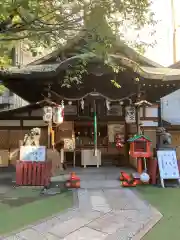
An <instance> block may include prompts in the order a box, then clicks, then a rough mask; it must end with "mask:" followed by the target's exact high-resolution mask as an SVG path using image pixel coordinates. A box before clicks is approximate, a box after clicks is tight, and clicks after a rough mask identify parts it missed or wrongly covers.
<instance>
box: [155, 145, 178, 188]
mask: <svg viewBox="0 0 180 240" xmlns="http://www.w3.org/2000/svg"><path fill="white" fill-rule="evenodd" d="M157 157H158V166H159V173H160V178H161V185H162V187H164V179H178V180H179V178H180V175H179V169H178V164H177V158H176V150H175V149H162V150H158V151H157Z"/></svg>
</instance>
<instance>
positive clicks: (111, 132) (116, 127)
mask: <svg viewBox="0 0 180 240" xmlns="http://www.w3.org/2000/svg"><path fill="white" fill-rule="evenodd" d="M116 134H120V135H124V125H121V124H108V139H109V142H111V143H113V142H114V141H115V139H114V138H115V135H116Z"/></svg>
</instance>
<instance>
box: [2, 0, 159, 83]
mask: <svg viewBox="0 0 180 240" xmlns="http://www.w3.org/2000/svg"><path fill="white" fill-rule="evenodd" d="M150 6H151V1H150V0H54V1H53V0H0V9H1V14H0V23H1V24H0V51H1V52H0V54H1V57H2V58H3V57H4V56H6V58H7V56H8V54H7V52H8V49H9V48H11V47H12V46H13V45H15V44H17V42H18V41H23V43H24V46H25V47H26V49H27V50H30V51H31V52H32V53H33V54H36V53H37V52H38V51H40V52H41V51H43V49H45V48H51V49H53V48H58V47H60V46H62V45H63V44H64V43H66V41H67V40H68V39H70V38H71V39H72V38H74V37H75V36H76V35H77V34H78V33H79V32H80V31H81V32H83V31H86V32H88V34H87V36H88V41H87V46H86V47H85V48H84V49H82V51H84V52H93V53H95V54H96V55H97V56H101V57H103V58H104V61H105V62H106V64H109V65H113V66H112V68H117V67H116V66H115V65H114V64H113V63H112V61H110V60H109V59H108V57H107V56H108V52H110V51H111V48H112V45H113V42H114V39H115V37H116V38H120V39H123V40H125V41H127V39H126V33H125V32H124V31H123V30H122V26H123V27H124V26H126V28H128V29H131V30H132V31H136V32H137V31H139V30H140V29H142V28H144V27H147V26H149V27H150V26H153V25H154V24H155V23H156V21H155V20H154V18H153V17H154V14H153V13H152V12H151V10H150ZM151 30H152V31H151ZM150 32H151V33H152V34H153V29H152V28H151V29H150ZM89 36H90V37H89ZM136 40H137V41H135V42H133V43H132V42H131V45H133V46H134V47H136V48H138V49H140V50H141V51H143V50H144V46H145V45H146V43H145V42H142V41H140V40H138V39H136ZM2 46H3V47H2ZM5 49H7V50H6V51H5ZM2 53H4V55H2ZM0 61H2V62H3V61H4V60H3V59H0ZM8 63H9V62H8ZM85 65H86V59H81V60H80V63H78V65H77V66H75V68H74V69H69V72H68V73H67V78H66V79H65V80H66V81H69V80H68V79H69V76H71V81H74V80H75V79H74V76H75V74H76V79H77V75H78V74H79V76H81V75H82V74H83V73H84V72H85ZM72 71H73V72H74V73H75V74H72ZM113 81H115V80H113Z"/></svg>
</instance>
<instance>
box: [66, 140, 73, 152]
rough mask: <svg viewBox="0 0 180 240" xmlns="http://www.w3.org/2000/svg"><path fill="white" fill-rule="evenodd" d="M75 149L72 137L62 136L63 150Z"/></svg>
mask: <svg viewBox="0 0 180 240" xmlns="http://www.w3.org/2000/svg"><path fill="white" fill-rule="evenodd" d="M74 149H75V142H74V139H73V138H64V150H65V151H69V152H71V151H74Z"/></svg>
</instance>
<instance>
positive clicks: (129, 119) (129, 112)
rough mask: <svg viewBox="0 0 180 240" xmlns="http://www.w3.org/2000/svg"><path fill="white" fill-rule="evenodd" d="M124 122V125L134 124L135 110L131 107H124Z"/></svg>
mask: <svg viewBox="0 0 180 240" xmlns="http://www.w3.org/2000/svg"><path fill="white" fill-rule="evenodd" d="M125 121H126V123H135V122H136V108H135V107H133V106H127V107H125Z"/></svg>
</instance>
